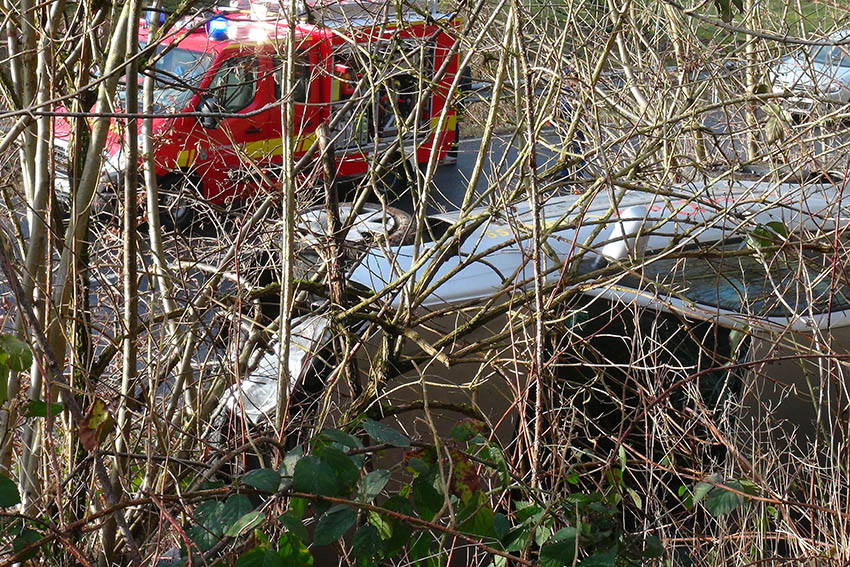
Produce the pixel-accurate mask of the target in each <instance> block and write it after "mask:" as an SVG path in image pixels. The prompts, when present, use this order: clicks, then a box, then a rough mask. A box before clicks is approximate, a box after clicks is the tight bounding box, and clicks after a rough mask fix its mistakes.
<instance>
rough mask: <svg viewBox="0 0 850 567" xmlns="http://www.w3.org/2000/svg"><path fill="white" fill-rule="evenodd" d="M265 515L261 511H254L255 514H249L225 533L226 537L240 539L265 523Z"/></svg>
mask: <svg viewBox="0 0 850 567" xmlns="http://www.w3.org/2000/svg"><path fill="white" fill-rule="evenodd" d="M263 518H265V515H264V514H263V513H262V512H260V511H259V510H254V511H253V512H248V513H247V514H245V515H244V516H242V517H241V518H239V519H238V520H236V522H234V524H233V525H232V526H230V527H229V528H227V531H226V532H224V535H226V536H227V537H239V535H240V534H242V533H243V532H246V531H248V530H250V529H253V528H255V527H257V526H258V525H260V522H262V521H263Z"/></svg>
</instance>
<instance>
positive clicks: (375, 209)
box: [295, 202, 413, 246]
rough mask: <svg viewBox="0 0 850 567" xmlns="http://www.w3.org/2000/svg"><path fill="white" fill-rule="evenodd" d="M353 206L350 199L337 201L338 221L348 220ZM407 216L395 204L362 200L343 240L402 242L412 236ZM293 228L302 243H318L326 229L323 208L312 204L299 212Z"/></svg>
mask: <svg viewBox="0 0 850 567" xmlns="http://www.w3.org/2000/svg"><path fill="white" fill-rule="evenodd" d="M353 206H354V203H347V202H343V203H340V204H339V217H340V222H342V223H343V224H345V223H346V222H347V221H348V219H349V217H350V216H351V214H352V210H353ZM411 220H412V219H411V218H410V215H409V214H407V213H406V212H404V211H402V210H400V209H396V208H395V207H382V206H381V205H378V204H375V203H366V204H364V205H363V208H362V209H360V212H359V213H357V218H355V219H354V221H352V222H351V225H350V226H351V228H350V229H349V231H348V233H347V234H346V235H345V244H347V245H352V246H357V245H361V244H370V243H372V242H378V241H381V240H383V242H386V243H388V244H404V243H405V242H407V241H408V240H409V239H410V238H411V237H412V232H413V231H412V230H411ZM295 230H296V232H297V234H298V235H299V236H300V237H301V238H302V241H303V242H305V243H306V244H309V245H318V246H321V245H322V242H323V240H324V239H325V238H327V233H328V218H327V213H326V211H325V208H324V207H323V206H320V207H312V208H310V209H307V210H306V211H304V212H303V213H301V215H300V217H299V219H298V224H297V225H296V228H295Z"/></svg>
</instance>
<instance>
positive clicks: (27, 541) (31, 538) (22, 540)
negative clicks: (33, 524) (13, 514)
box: [12, 528, 41, 562]
mask: <svg viewBox="0 0 850 567" xmlns="http://www.w3.org/2000/svg"><path fill="white" fill-rule="evenodd" d="M40 539H41V534H40V533H38V532H37V531H34V530H31V529H28V528H27V529H24V530H22V531H21V533H20V534H19V535H18V537H16V538H15V539H14V540H13V541H12V551H13V552H15V553H18V552H19V551H21V550H22V549H24V548H26V547H29V546H30V545H32V544H34V543H35V542H37V541H38V540H40ZM38 550H39V547H34V548H33V549H30V550H29V551H27V552H26V553H24V554H22V555H20V556H19V557H17V558H16V559H17V561H19V562H23V561H26V560H28V559H32V558H33V557H35V556H36V555H37V554H38Z"/></svg>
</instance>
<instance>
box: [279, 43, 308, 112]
mask: <svg viewBox="0 0 850 567" xmlns="http://www.w3.org/2000/svg"><path fill="white" fill-rule="evenodd" d="M283 71H284V66H283V61H282V60H281V59H275V62H274V98H275V100H280V99H281V98H283V95H282V88H281V85H283ZM310 72H311V69H310V60H309V58H308V57H307V54H306V53H299V54H298V55H296V57H295V84H294V85H293V89H292V100H293V101H294V102H298V103H306V102H307V101H308V100H309V98H310V91H309V87H310Z"/></svg>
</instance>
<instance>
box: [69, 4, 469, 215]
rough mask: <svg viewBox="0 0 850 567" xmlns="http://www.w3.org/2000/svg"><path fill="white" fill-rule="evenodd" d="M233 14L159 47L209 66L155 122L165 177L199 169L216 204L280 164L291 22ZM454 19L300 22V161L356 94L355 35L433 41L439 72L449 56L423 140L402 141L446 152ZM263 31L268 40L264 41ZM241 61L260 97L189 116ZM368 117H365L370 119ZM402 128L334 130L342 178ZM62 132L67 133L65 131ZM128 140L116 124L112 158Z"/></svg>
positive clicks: (424, 120) (361, 42) (242, 194)
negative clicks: (211, 115) (283, 74)
mask: <svg viewBox="0 0 850 567" xmlns="http://www.w3.org/2000/svg"><path fill="white" fill-rule="evenodd" d="M227 17H228V38H227V39H224V40H214V39H210V37H209V35H208V34H207V33H205V30H204V29H203V27H200V25H199V24H189V25H188V26H187V27H184V28H182V29H180V30H179V31H177V32H175V33H170V34H169V35H168V37H166V38H165V39H163V40H161V46H160V47H157V48H156V49H158V50H160V52H162V53H167V52H168V51H169V50H172V51H177V50H184V51H185V52H191V53H193V54H195V55H197V56H199V57H201V56H202V57H204V58H205V59H204V60H205V61H206V62H208V63H209V66H208V67H207V68H206V69H205V70H204V71H203V76H202V77H200V78H198V77H196V88H194V89H193V90H192V94H191V98H189V99H188V100H187V101H186V102H185V103H184V104H182V106H179V107H174V108H172V109H171V112H172V113H173V114H174V116H166V117H158V118H155V119H154V120H153V130H154V141H155V160H154V161H155V164H156V173H157V175H158V176H159V177H160V178H161V179H162V178H165V177H166V176H167V175H169V174H172V173H178V172H179V173H180V174H183V175H191V176H195V177H196V178H197V179H198V180H200V181H201V185H202V188H203V197H204V198H205V199H207V200H208V201H210V202H212V203H214V204H225V203H227V202H228V201H230V200H234V199H244V198H246V197H248V196H250V195H251V194H253V193H254V192H255V191H256V190H257V188H258V187H259V186H261V185H262V183H261V182H258V180H259V179H260V178H261V176H259V175H256V174H257V173H258V172H260V171H262V172H264V173H265V172H269V171H271V172H274V171H275V168H278V169H279V168H280V164H281V163H282V161H283V155H282V143H281V137H282V128H281V109H282V104H281V98H280V97H279V96H278V92H277V91H278V90H279V87H276V85H277V84H278V83H276V82H275V77H276V73H277V72H278V70H279V68H280V64H279V63H280V60H281V58H280V55H279V54H278V51H279V50H280V49H281V46H282V45H283V39H284V37H285V35H286V34H289V33H290V29H289V27H288V26H287V25H286V24H285V23H275V22H269V21H262V22H259V21H250V20H249V19H248V16H247V15H246V14H244V13H236V14H230V15H228V16H227ZM455 25H456V22H455V21H449V20H442V21H439V20H435V21H429V22H424V21H420V22H413V23H409V22H404V23H403V24H399V23H390V24H388V25H383V26H378V25H375V24H371V25H365V24H364V25H361V26H359V27H345V28H340V29H334V28H331V27H323V26H318V25H311V24H306V23H299V24H297V26H296V27H295V30H294V34H295V38H296V44H297V52H298V53H299V55H298V61H299V63H300V64H301V66H300V67H296V69H300V71H301V73H302V75H301V76H302V77H306V75H307V73H308V71H309V77H310V78H309V81H307V84H308V88H307V94H306V100H305V101H304V102H306V104H302V103H300V102H301V101H299V102H298V103H296V104H294V105H293V106H294V115H295V124H294V134H293V139H294V144H295V155H294V157H295V159H296V160H297V159H298V158H300V157H301V156H303V155H304V154H305V153H306V152H307V151H308V150H309V149H310V147H311V146H312V145H313V144H314V143H315V142H316V134H315V132H316V129H317V128H318V127H319V125H320V124H322V123H328V121H329V120H330V119H331V117H332V115H333V113H334V112H337V111H339V110H340V108H341V107H342V105H343V104H344V103H345V102H346V100H347V99H346V93H348V94H349V95H350V93H351V91H352V84H351V81H346V80H345V77H340V76H339V70H340V53H342V51H341V50H345V49H346V45H349V46H350V45H352V40H353V43H354V44H355V45H357V46H358V49H360V50H361V51H362V50H363V46H365V48H366V49H371V48H372V46H381V45H391V44H394V43H395V44H397V43H402V44H403V43H404V42H409V43H413V42H419V43H418V44H419V45H426V46H427V50H426V51H425V52H426V53H427V57H428V58H429V60H430V61H429V64H430V65H431V67H430V68H431V69H432V72H433V71H434V70H439V69H441V67H443V65H444V63H445V61H446V59H447V58H451V60H450V61H449V63H448V64H447V65H446V68H445V73H444V74H443V75H442V76H441V77H439V79H438V81H437V83H436V86H433V87H432V90H431V92H430V95H429V96H428V99H427V102H426V103H425V104H421V107H420V108H423V109H424V110H422V111H421V112H420V118H419V121H418V122H419V124H420V125H421V128H419V129H420V130H421V131H422V132H424V133H423V134H422V135H420V136H419V137H418V138H415V139H409V140H408V142H409V144H408V142H406V143H405V146H406V148H407V149H408V150H409V151H410V152H415V156H416V160H417V162H419V163H424V162H427V161H428V160H429V159H430V157H431V154H432V151H433V152H436V153H437V156H436V158H437V159H438V160H442V159H443V158H445V156H446V153H447V151H448V150H449V149H450V147H451V146H452V144H453V143H454V141H455V132H456V114H455V110H454V108H453V107H451V106H447V104H448V101H447V94H448V92H449V88H450V86H451V84H452V81H453V80H454V77H455V74H456V71H457V62H458V57H457V53H456V51H453V46H454V42H455V40H454V38H453V36H452V34H450V33H448V32H447V31H446V30H447V29H452V27H453V26H455ZM198 27H200V29H197V28H198ZM193 28H195V29H193ZM257 35H262V36H264V38H265V39H258V38H257ZM388 38H392V39H393V41H389V39H388ZM148 40H149V37H148V30H147V29H145V28H142V29H140V33H139V41H140V44H141V45H147V43H148ZM382 42H383V43H382ZM181 53H182V52H181ZM404 59H405V57H402V58H401V60H404ZM238 61H246V62H248V63H246V64H245V65H246V67H252V66H253V65H254V63H256V67H252V68H254V69H256V74H255V77H256V79H255V81H254V82H253V84H254V87H255V94H254V96H253V99H252V100H250V102H248V103H247V104H246V105H245V106H244V107H242V108H240V109H238V110H237V111H235V112H232V113H228V114H222V115H221V118H220V119H219V120H217V123H216V125H215V127H207V126H205V125H204V124H203V122H202V120H201V118H200V117H199V116H186V115H185V114H187V113H196V112H198V111H199V108H200V107H201V106H202V105H203V101H204V97H205V96H207V93H209V92H210V90H211V85H212V83H213V81H215V80H218V77H223V76H225V75H226V74H227V72H229V71H226V69H230V68H231V67H238V65H239V63H238ZM423 65H424V64H423ZM228 66H229V67H228ZM191 72H192V71H190V73H191ZM198 74H200V72H198ZM411 76H412V75H411ZM399 77H402V78H404V77H405V75H403V74H399ZM348 78H349V79H351V78H352V77H350V76H349V77H348ZM245 82H246V83H247V82H250V81H245ZM408 82H409V81H408ZM422 83H423V82H420V84H422ZM234 88H235V87H234ZM213 90H214V89H213ZM186 92H187V93H188V92H189V91H186ZM361 92H362V91H361ZM407 94H408V97H407V99H402V98H401V97H399V99H398V100H396V101H395V102H396V107H398V106H400V104H399V100H402V101H403V102H404V101H406V103H408V104H409V103H410V100H412V98H413V97H412V96H411V95H410V93H407ZM367 95H368V93H367ZM187 96H188V95H187ZM382 96H383V95H382ZM366 98H368V96H367V97H366ZM383 98H384V99H386V98H387V97H386V96H383ZM374 101H375V98H374V97H373V98H372V103H371V104H366V105H365V107H366V108H359V107H358V108H359V110H358V112H361V114H363V116H368V117H369V122H370V123H374V116H372V115H369V112H370V111H369V107H371V108H375V107H376V105H375V103H374ZM388 104H389V103H388ZM444 112H445V114H444ZM355 114H356V113H355ZM363 116H361V120H360V122H363V120H362V118H363ZM346 123H347V125H348V127H349V130H350V132H348V134H350V133H351V132H353V131H355V130H357V128H355V127H354V126H352V124H359V123H357V122H356V116H353V117H352V118H351V120H348V121H347V122H346ZM438 123H441V131H440V132H439V133H437V132H436V131H431V130H435V128H436V126H437V125H438ZM361 126H362V124H361ZM395 128H396V129H395V133H393V134H392V135H386V137H385V138H382V134H381V133H379V134H378V135H377V136H376V135H375V134H374V132H371V133H370V132H367V129H368V128H367V127H363V128H360V129H359V130H358V132H359V134H362V135H364V136H365V137H364V138H363V139H362V140H359V144H358V143H351V140H348V141H349V143H348V145H346V144H345V141H346V138H345V134H346V132H344V131H339V132H338V131H332V132H331V133H332V135H336V142H335V146H336V148H337V151H336V154H335V155H336V162H337V176H338V177H352V176H362V175H364V174H366V173H367V171H368V167H369V163H370V160H372V159H374V155H375V152H374V150H375V149H380V147H381V145H382V143H389V141H391V140H394V139H396V137H397V134H398V130H399V128H398V127H397V126H396V127H395ZM57 135H58V137H63V136H62V134H61V133H59V132H58V131H57ZM65 137H67V134H65ZM367 138H368V139H367ZM121 145H122V140H121V135H120V128H113V132H111V133H110V137H109V139H108V140H107V153H108V154H110V155H114V154H116V153H117V152H121V151H122V147H121ZM408 155H411V154H408ZM272 177H273V175H272Z"/></svg>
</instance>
